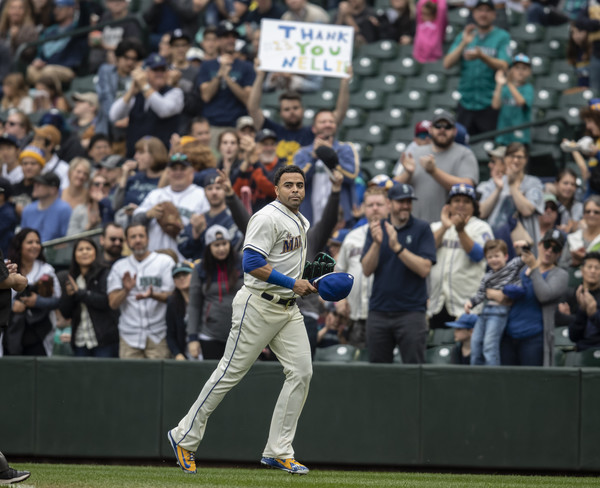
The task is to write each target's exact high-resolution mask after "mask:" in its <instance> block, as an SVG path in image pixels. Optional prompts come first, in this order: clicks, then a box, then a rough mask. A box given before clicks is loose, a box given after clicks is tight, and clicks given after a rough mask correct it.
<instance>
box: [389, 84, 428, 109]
mask: <svg viewBox="0 0 600 488" xmlns="http://www.w3.org/2000/svg"><path fill="white" fill-rule="evenodd" d="M428 102H429V94H428V93H425V92H423V91H420V90H418V89H410V90H404V91H403V92H402V93H393V94H390V95H389V96H388V97H387V106H393V107H403V108H405V109H408V110H423V109H425V108H427V107H428Z"/></svg>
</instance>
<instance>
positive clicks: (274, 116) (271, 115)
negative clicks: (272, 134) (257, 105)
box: [262, 107, 280, 122]
mask: <svg viewBox="0 0 600 488" xmlns="http://www.w3.org/2000/svg"><path fill="white" fill-rule="evenodd" d="M262 112H263V115H264V116H265V118H268V119H271V120H273V121H275V122H279V121H280V118H279V110H276V109H274V108H272V107H268V108H263V109H262Z"/></svg>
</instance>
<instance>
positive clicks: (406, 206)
mask: <svg viewBox="0 0 600 488" xmlns="http://www.w3.org/2000/svg"><path fill="white" fill-rule="evenodd" d="M388 198H389V200H390V202H389V205H390V215H389V218H387V219H383V220H374V221H371V222H369V231H368V232H367V238H366V241H365V245H364V249H363V254H362V261H361V263H362V268H363V272H364V274H365V276H367V277H368V276H371V275H373V276H374V278H373V289H372V293H371V298H370V301H369V314H368V317H367V344H368V345H369V361H370V362H372V363H391V362H393V359H394V348H395V347H396V345H398V346H399V348H400V354H401V356H402V362H403V363H413V364H420V363H424V362H425V347H426V342H427V322H426V319H425V312H426V309H427V277H428V276H429V273H430V271H431V267H432V266H433V265H434V264H435V263H436V249H435V240H434V238H433V233H432V232H431V229H430V228H429V224H428V223H427V222H425V221H423V220H420V219H417V218H415V217H413V216H412V215H411V210H412V204H413V201H414V200H416V199H417V197H416V196H415V191H414V189H413V187H412V186H411V185H408V184H405V183H403V184H396V185H394V186H393V187H392V188H391V189H390V190H389V192H388ZM399 283H401V284H402V287H401V288H402V289H401V290H400V289H399V287H398V284H399Z"/></svg>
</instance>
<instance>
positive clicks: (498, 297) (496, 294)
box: [485, 288, 504, 303]
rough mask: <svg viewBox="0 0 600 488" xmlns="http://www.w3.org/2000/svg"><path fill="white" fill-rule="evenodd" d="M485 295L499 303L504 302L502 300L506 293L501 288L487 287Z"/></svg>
mask: <svg viewBox="0 0 600 488" xmlns="http://www.w3.org/2000/svg"><path fill="white" fill-rule="evenodd" d="M485 296H486V298H487V299H488V300H494V301H495V302H498V303H502V300H503V299H504V293H502V291H500V290H494V289H493V288H487V289H486V290H485Z"/></svg>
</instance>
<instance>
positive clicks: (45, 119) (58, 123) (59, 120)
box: [38, 108, 65, 131]
mask: <svg viewBox="0 0 600 488" xmlns="http://www.w3.org/2000/svg"><path fill="white" fill-rule="evenodd" d="M44 125H53V126H54V127H56V128H57V129H58V130H59V131H63V130H64V128H65V118H64V117H63V114H61V113H60V110H57V109H55V108H51V109H50V110H48V111H47V112H46V113H45V114H44V115H42V118H41V119H40V121H39V122H38V126H39V127H42V126H44Z"/></svg>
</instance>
